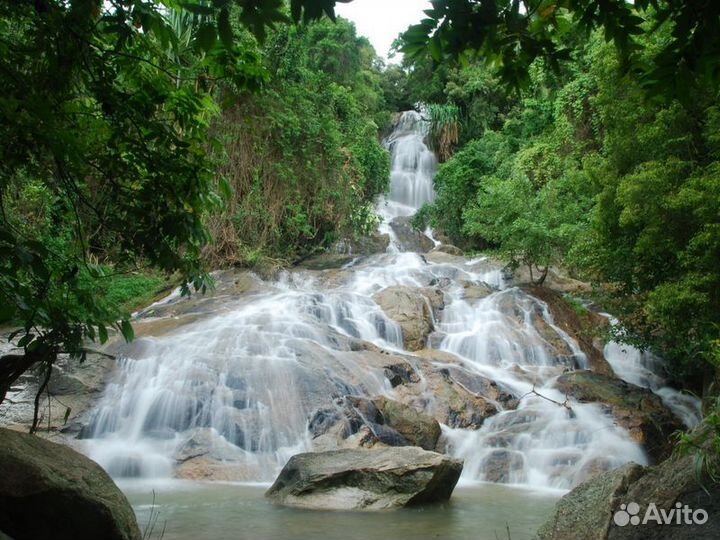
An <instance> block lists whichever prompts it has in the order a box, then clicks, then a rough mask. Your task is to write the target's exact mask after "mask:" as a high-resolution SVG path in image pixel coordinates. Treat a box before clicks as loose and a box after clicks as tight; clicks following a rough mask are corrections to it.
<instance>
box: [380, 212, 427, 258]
mask: <svg viewBox="0 0 720 540" xmlns="http://www.w3.org/2000/svg"><path fill="white" fill-rule="evenodd" d="M411 222H412V218H411V217H405V216H403V217H396V218H395V219H393V220H392V221H391V222H390V227H391V228H392V230H393V232H394V233H395V237H396V238H397V242H398V245H399V248H400V251H412V252H414V253H427V252H428V251H430V250H431V249H433V248H434V247H435V244H434V243H433V241H432V240H430V238H428V237H427V236H425V234H423V233H422V232H421V231H418V230H417V229H415V228H414V227H413V226H412V223H411Z"/></svg>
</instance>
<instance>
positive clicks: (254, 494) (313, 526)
mask: <svg viewBox="0 0 720 540" xmlns="http://www.w3.org/2000/svg"><path fill="white" fill-rule="evenodd" d="M121 487H122V488H123V489H124V490H125V493H126V494H127V496H128V498H129V499H130V502H131V503H132V504H133V507H134V508H135V511H136V512H137V515H138V521H139V523H140V526H141V527H144V526H145V524H146V523H148V522H149V520H150V515H151V511H153V507H152V501H153V495H152V490H153V489H154V490H155V504H156V506H155V508H154V511H156V512H157V513H158V514H159V515H158V519H157V525H156V526H155V532H154V534H153V535H152V536H151V538H160V533H161V532H162V530H163V527H165V533H164V536H163V538H164V540H230V539H233V540H243V539H248V540H249V539H253V540H312V539H318V540H319V539H332V540H355V539H357V540H381V539H382V540H405V539H407V540H423V539H426V538H427V539H431V538H432V539H435V538H442V539H452V540H463V539H467V540H470V539H472V540H496V539H497V538H508V532H507V529H506V527H509V531H510V537H511V538H512V540H523V539H529V538H532V537H533V535H534V533H535V532H536V530H537V528H538V527H539V526H540V525H541V524H542V523H543V522H544V521H545V519H546V518H547V517H548V515H549V514H550V512H551V511H552V508H553V505H554V503H555V502H556V500H557V498H558V497H559V495H560V494H561V492H552V491H532V490H528V489H527V488H515V487H510V486H502V485H497V484H485V483H483V484H465V485H463V484H461V485H460V486H458V487H457V488H456V489H455V492H454V493H453V496H452V499H451V500H450V501H449V502H447V503H444V504H438V505H433V506H425V507H418V508H408V509H403V510H397V511H387V512H372V513H370V512H325V511H309V510H297V509H292V508H284V507H281V506H276V505H273V504H271V503H270V502H268V501H267V500H266V499H265V498H264V496H263V495H264V492H265V490H266V489H267V487H268V486H267V485H258V484H254V485H246V484H217V483H214V484H198V483H189V482H188V483H182V482H177V481H176V482H166V483H162V484H157V483H152V484H151V483H149V482H143V483H136V482H133V483H122V484H121Z"/></svg>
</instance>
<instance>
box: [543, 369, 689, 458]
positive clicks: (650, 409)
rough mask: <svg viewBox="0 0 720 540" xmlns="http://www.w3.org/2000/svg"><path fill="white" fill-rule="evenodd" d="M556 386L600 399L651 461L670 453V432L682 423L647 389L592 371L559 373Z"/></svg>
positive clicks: (592, 400)
mask: <svg viewBox="0 0 720 540" xmlns="http://www.w3.org/2000/svg"><path fill="white" fill-rule="evenodd" d="M555 387H556V388H557V389H558V390H560V391H561V392H564V393H565V394H567V395H569V396H570V397H572V398H575V399H576V400H578V401H580V402H581V403H599V404H600V405H601V406H602V407H604V408H606V409H607V410H608V412H610V414H612V416H613V417H614V418H615V420H616V421H617V423H618V424H620V425H621V426H622V427H624V428H625V429H627V430H628V431H629V432H630V436H631V437H632V438H633V439H634V440H635V441H637V442H638V443H640V444H641V445H642V446H643V448H644V449H645V451H646V452H647V454H648V456H649V457H650V458H651V460H652V461H653V462H654V463H657V462H659V461H662V460H663V459H665V458H667V457H669V456H670V453H671V452H672V449H673V437H672V434H673V433H675V431H677V430H679V429H682V424H681V422H680V420H679V419H678V418H676V417H675V415H674V414H672V412H670V410H669V409H668V408H667V407H665V405H664V404H663V402H662V400H661V399H660V398H659V397H658V396H657V395H655V394H653V393H652V392H651V391H650V390H648V389H646V388H640V387H639V386H635V385H633V384H630V383H628V382H625V381H623V380H620V379H617V378H615V377H608V376H605V375H601V374H599V373H593V372H592V371H584V370H581V371H573V372H570V373H565V374H564V375H561V376H560V377H558V379H557V382H556V383H555Z"/></svg>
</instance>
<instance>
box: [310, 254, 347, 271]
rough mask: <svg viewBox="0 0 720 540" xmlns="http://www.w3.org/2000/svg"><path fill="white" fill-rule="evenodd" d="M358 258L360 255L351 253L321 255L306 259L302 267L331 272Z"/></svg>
mask: <svg viewBox="0 0 720 540" xmlns="http://www.w3.org/2000/svg"><path fill="white" fill-rule="evenodd" d="M357 258H358V255H352V254H349V253H321V254H320V255H315V256H313V257H310V258H308V259H305V260H304V261H302V262H301V263H300V266H301V267H302V268H307V269H308V270H331V269H336V268H342V267H343V266H345V265H347V264H350V263H352V262H353V261H354V260H355V259H357Z"/></svg>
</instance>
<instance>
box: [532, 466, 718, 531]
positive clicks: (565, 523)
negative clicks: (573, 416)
mask: <svg viewBox="0 0 720 540" xmlns="http://www.w3.org/2000/svg"><path fill="white" fill-rule="evenodd" d="M714 459H715V461H717V456H715V458H714ZM697 471H698V469H697V468H696V458H695V456H677V455H675V456H673V457H671V458H669V459H667V460H665V461H663V462H662V463H660V464H659V465H656V466H652V467H642V466H640V465H637V464H634V463H629V464H627V465H625V466H624V467H621V468H619V469H615V470H613V471H608V472H605V473H602V474H600V475H598V476H596V477H594V478H592V479H590V480H588V481H587V482H584V483H582V484H580V485H579V486H577V487H576V488H575V489H573V490H572V491H571V492H570V493H568V494H567V495H565V496H564V497H563V498H562V499H560V501H559V502H558V503H557V505H556V506H555V511H554V513H553V515H552V516H551V517H550V519H548V521H547V522H546V523H545V524H544V525H543V526H542V527H541V528H540V530H539V531H538V533H537V537H536V539H537V540H711V539H712V540H715V539H717V538H720V484H718V483H715V482H713V481H712V479H710V478H709V477H708V475H707V473H706V472H702V473H700V474H699V475H698V474H697ZM631 503H635V504H636V505H637V506H629V505H631ZM677 504H680V507H681V508H684V507H685V505H687V506H688V507H689V508H690V509H691V510H692V511H693V512H694V511H697V510H699V509H701V510H703V511H704V512H706V516H707V522H706V523H704V524H699V523H697V522H695V521H694V520H693V519H692V515H693V514H692V513H691V514H690V516H689V519H688V521H690V522H689V523H688V522H686V520H685V516H684V515H682V513H681V517H680V520H679V521H680V523H677V518H676V517H675V516H676V514H674V515H673V516H672V517H671V519H670V521H671V523H662V524H661V523H658V521H657V520H656V519H655V517H653V516H658V517H659V519H661V520H662V519H663V517H662V514H661V511H663V512H665V514H666V516H669V512H670V511H671V510H675V512H677V511H678V509H677ZM621 505H626V506H625V507H624V508H623V507H621ZM651 505H655V510H656V511H653V509H652V506H651ZM623 510H630V511H631V512H632V515H631V514H627V513H621V514H620V515H619V516H617V522H616V521H615V516H616V513H617V512H619V511H623ZM694 515H697V516H699V517H700V518H702V517H703V515H702V514H698V513H696V514H694ZM646 516H650V519H648V520H646V519H645V518H646ZM631 517H637V518H638V520H635V523H633V522H631V523H627V521H626V520H630V519H631ZM643 522H644V523H643Z"/></svg>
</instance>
